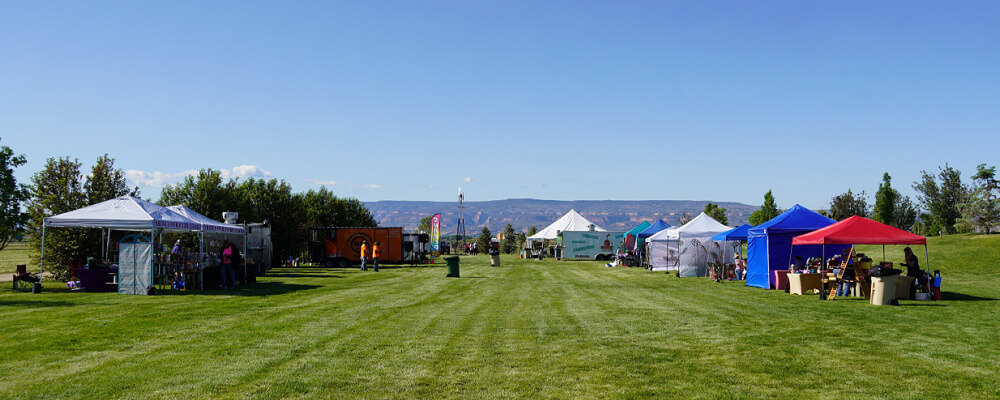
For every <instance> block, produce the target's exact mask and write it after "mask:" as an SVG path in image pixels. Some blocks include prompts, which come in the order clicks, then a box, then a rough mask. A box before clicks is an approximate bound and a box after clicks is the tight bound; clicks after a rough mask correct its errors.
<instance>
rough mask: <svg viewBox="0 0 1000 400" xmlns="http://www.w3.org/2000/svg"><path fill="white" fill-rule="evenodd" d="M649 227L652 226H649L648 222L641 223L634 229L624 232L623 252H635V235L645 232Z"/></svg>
mask: <svg viewBox="0 0 1000 400" xmlns="http://www.w3.org/2000/svg"><path fill="white" fill-rule="evenodd" d="M650 225H652V224H650V223H649V221H642V223H641V224H639V225H636V227H635V228H632V229H629V231H628V232H625V239H624V242H625V243H624V246H625V250H629V251H632V250H635V235H637V234H639V232H642V231H644V230H646V228H649V226H650Z"/></svg>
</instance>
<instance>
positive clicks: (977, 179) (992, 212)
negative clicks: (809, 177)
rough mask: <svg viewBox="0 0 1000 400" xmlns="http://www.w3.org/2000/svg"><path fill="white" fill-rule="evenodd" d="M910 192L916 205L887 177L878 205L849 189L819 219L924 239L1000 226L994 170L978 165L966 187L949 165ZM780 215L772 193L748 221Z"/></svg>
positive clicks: (924, 175)
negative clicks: (880, 226)
mask: <svg viewBox="0 0 1000 400" xmlns="http://www.w3.org/2000/svg"><path fill="white" fill-rule="evenodd" d="M912 187H913V190H915V191H916V192H917V196H916V197H917V199H916V201H914V200H912V199H910V197H909V196H904V195H902V194H901V193H900V192H899V191H898V190H896V188H894V187H892V177H891V176H890V175H889V173H888V172H886V173H883V174H882V182H881V183H880V184H879V187H878V190H877V191H876V192H875V203H874V204H871V205H870V204H869V202H868V197H867V196H866V194H865V192H864V191H861V192H854V191H852V190H850V189H848V190H847V192H844V193H841V194H838V195H836V196H834V197H833V198H832V199H831V200H830V208H829V209H827V210H820V213H821V214H823V215H826V216H828V217H830V218H832V219H834V220H837V221H841V220H844V219H846V218H849V217H851V216H854V215H858V216H862V217H866V218H871V219H873V220H876V221H878V222H881V223H884V224H887V225H891V226H894V227H896V228H899V229H904V230H908V231H911V232H914V233H917V234H921V235H946V234H954V233H970V232H982V233H986V234H990V233H992V231H994V230H996V227H997V225H998V224H1000V183H998V182H997V179H996V167H995V166H989V167H988V166H987V165H986V164H979V165H978V166H977V167H976V173H975V174H974V175H972V177H971V181H970V182H969V183H965V182H963V181H962V172H961V171H959V170H958V169H956V168H954V167H952V166H950V165H948V164H945V165H944V166H943V167H940V166H939V167H938V172H937V173H936V174H932V173H929V172H927V171H925V170H924V171H920V180H919V181H916V182H913V184H912ZM918 207H919V208H918ZM782 212H783V211H782V210H780V209H779V208H778V207H777V204H776V202H775V200H774V196H773V195H772V194H771V191H768V192H767V193H766V194H764V203H763V204H762V205H761V207H760V209H758V210H757V211H755V212H754V213H753V214H752V215H751V216H750V224H751V225H760V224H762V223H764V222H767V221H768V220H770V219H771V218H774V217H776V216H778V215H779V214H781V213H782Z"/></svg>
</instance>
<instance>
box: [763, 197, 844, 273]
mask: <svg viewBox="0 0 1000 400" xmlns="http://www.w3.org/2000/svg"><path fill="white" fill-rule="evenodd" d="M835 222H836V221H834V220H832V219H830V218H827V217H824V216H822V215H820V214H818V213H816V212H815V211H812V210H810V209H808V208H805V207H802V206H800V205H798V204H796V205H795V206H794V207H792V208H790V209H789V210H788V211H785V212H783V213H781V215H778V216H777V217H774V218H773V219H771V220H770V221H767V222H765V223H763V224H760V225H758V226H755V227H753V228H750V229H749V230H747V286H753V287H759V288H762V289H770V288H773V287H774V286H775V281H774V280H775V276H774V271H775V270H779V269H782V270H783V269H788V266H789V265H791V264H792V261H793V260H794V258H795V257H796V256H799V257H802V259H807V258H809V257H818V256H822V255H823V251H824V249H823V247H822V246H819V245H803V246H794V247H793V246H792V238H794V237H795V236H799V235H802V234H806V233H809V232H812V231H815V230H817V229H820V228H825V227H827V226H830V225H833V224H834V223H835ZM849 247H851V246H850V245H831V246H826V252H827V253H828V254H837V253H839V252H840V251H842V250H843V249H845V248H849Z"/></svg>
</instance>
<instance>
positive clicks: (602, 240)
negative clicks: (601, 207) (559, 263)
mask: <svg viewBox="0 0 1000 400" xmlns="http://www.w3.org/2000/svg"><path fill="white" fill-rule="evenodd" d="M624 237H625V232H603V231H566V232H561V233H559V238H558V239H557V241H558V242H559V243H560V247H559V248H557V254H558V255H557V257H560V258H561V259H564V260H574V259H576V260H597V261H608V260H611V259H612V258H613V257H614V255H615V246H616V245H617V244H619V243H621V242H622V240H624Z"/></svg>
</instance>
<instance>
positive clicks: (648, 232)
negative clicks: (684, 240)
mask: <svg viewBox="0 0 1000 400" xmlns="http://www.w3.org/2000/svg"><path fill="white" fill-rule="evenodd" d="M669 227H670V224H668V223H666V222H663V220H662V219H658V220H656V222H654V223H653V224H652V225H650V226H649V227H648V228H646V229H644V230H643V231H642V232H639V233H637V234H636V235H635V236H636V239H635V248H636V249H637V250H638V251H639V254H642V260H643V263H644V264H648V261H649V260H647V259H646V239H647V238H649V237H650V236H653V235H655V234H657V233H659V232H660V231H662V230H664V229H667V228H669Z"/></svg>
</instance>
